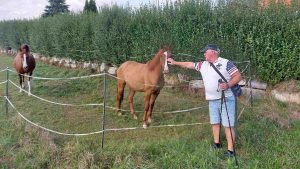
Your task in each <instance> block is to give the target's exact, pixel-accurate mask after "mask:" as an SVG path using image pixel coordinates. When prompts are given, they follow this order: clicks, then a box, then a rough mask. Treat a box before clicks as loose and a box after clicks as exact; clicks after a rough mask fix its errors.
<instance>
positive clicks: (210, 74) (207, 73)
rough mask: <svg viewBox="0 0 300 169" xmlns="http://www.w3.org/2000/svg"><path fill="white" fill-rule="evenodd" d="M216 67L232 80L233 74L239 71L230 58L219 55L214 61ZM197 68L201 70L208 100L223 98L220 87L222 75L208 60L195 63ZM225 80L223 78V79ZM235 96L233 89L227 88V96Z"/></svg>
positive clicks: (227, 78)
mask: <svg viewBox="0 0 300 169" xmlns="http://www.w3.org/2000/svg"><path fill="white" fill-rule="evenodd" d="M213 64H214V65H215V67H216V68H217V69H218V70H219V71H220V73H221V74H222V75H223V76H224V77H225V79H226V80H227V82H228V81H230V79H231V75H232V74H234V73H235V72H237V71H238V69H237V67H236V66H235V65H234V64H233V63H232V62H231V61H229V60H227V59H224V58H221V57H219V58H218V59H217V60H216V61H215V62H214V63H213ZM194 66H195V69H196V70H197V71H199V72H201V75H202V78H203V82H204V87H205V98H206V100H216V99H220V98H221V94H222V91H221V90H220V89H219V79H222V78H221V76H220V75H219V74H218V73H217V72H216V71H215V69H214V68H213V67H212V66H211V65H210V63H209V62H208V61H204V62H197V63H194ZM222 81H223V80H222ZM229 96H233V93H232V91H231V89H230V88H229V89H227V90H225V97H229Z"/></svg>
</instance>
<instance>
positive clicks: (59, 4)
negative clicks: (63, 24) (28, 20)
mask: <svg viewBox="0 0 300 169" xmlns="http://www.w3.org/2000/svg"><path fill="white" fill-rule="evenodd" d="M48 2H49V3H50V5H47V6H46V7H45V10H44V13H43V15H42V16H43V17H48V16H53V15H56V14H62V13H68V12H70V11H69V9H68V8H69V5H66V1H65V0H48Z"/></svg>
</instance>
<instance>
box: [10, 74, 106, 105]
mask: <svg viewBox="0 0 300 169" xmlns="http://www.w3.org/2000/svg"><path fill="white" fill-rule="evenodd" d="M9 82H10V83H11V84H12V85H14V86H15V87H16V88H18V89H20V90H22V91H24V92H25V93H27V94H29V93H28V92H27V91H26V90H24V89H22V88H21V87H20V86H18V85H16V84H15V83H14V82H12V81H11V80H9ZM31 96H33V97H35V98H38V99H40V100H42V101H45V102H48V103H52V104H56V105H62V106H73V107H80V106H81V107H83V106H103V103H101V104H80V105H75V104H68V103H58V102H53V101H50V100H47V99H44V98H41V97H39V96H36V95H34V94H32V93H31Z"/></svg>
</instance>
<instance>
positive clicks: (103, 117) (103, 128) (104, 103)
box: [101, 72, 106, 149]
mask: <svg viewBox="0 0 300 169" xmlns="http://www.w3.org/2000/svg"><path fill="white" fill-rule="evenodd" d="M103 94H104V96H103V116H102V144H101V147H102V149H103V146H104V130H105V110H106V109H105V107H106V72H104V93H103Z"/></svg>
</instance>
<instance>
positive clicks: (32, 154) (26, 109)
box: [0, 55, 300, 169]
mask: <svg viewBox="0 0 300 169" xmlns="http://www.w3.org/2000/svg"><path fill="white" fill-rule="evenodd" d="M11 64H12V58H10V57H7V56H4V55H1V56H0V68H3V67H4V68H5V67H6V66H7V65H11ZM89 74H91V72H89V71H83V70H70V69H65V68H57V67H53V66H49V65H45V64H41V63H38V64H37V68H36V71H35V72H34V76H39V77H73V76H82V75H89ZM4 79H5V74H4V73H1V74H0V81H3V80H4ZM10 79H11V80H12V81H14V82H16V83H17V81H18V79H17V76H16V75H15V74H14V73H10ZM107 83H108V88H107V94H108V95H107V98H108V100H107V105H108V106H114V105H115V95H116V91H115V90H116V83H115V79H114V78H108V81H107ZM4 89H5V87H4V86H3V85H1V86H0V91H1V95H3V93H4ZM32 92H33V94H35V95H38V96H40V97H42V98H46V99H48V100H52V101H56V102H62V103H75V104H85V103H101V102H102V101H103V94H102V93H103V78H102V77H96V78H92V79H81V80H76V81H70V80H62V81H48V80H47V81H45V80H38V79H34V80H33V86H32ZM126 96H127V94H125V98H126ZM9 98H10V100H12V102H13V104H14V105H15V106H16V108H17V109H18V111H19V112H20V113H22V114H23V115H24V116H25V117H26V118H28V119H29V120H31V121H33V122H35V123H37V124H39V125H41V126H44V127H46V128H49V129H53V130H57V131H60V132H64V133H88V132H92V131H99V130H101V126H102V122H101V121H102V113H103V112H102V107H69V106H59V105H53V104H49V103H45V102H43V101H41V100H38V99H36V98H34V97H32V96H31V97H29V96H27V94H25V93H19V90H18V89H16V88H15V87H13V86H12V85H9ZM141 100H143V96H142V94H141V93H139V94H137V95H136V96H135V99H134V106H135V109H136V110H141V109H142V107H143V102H141ZM244 104H245V102H244V99H243V98H241V99H240V100H239V112H240V111H241V109H242V108H243V107H244V106H245V105H244ZM205 105H207V103H206V101H205V100H204V98H203V97H199V96H194V95H190V94H187V93H184V92H180V91H179V90H174V89H168V88H164V89H163V90H162V92H161V94H160V95H159V97H158V100H157V102H156V105H155V110H154V111H155V112H156V113H154V122H153V123H152V124H151V125H152V126H159V125H165V124H182V123H194V122H208V110H207V107H206V108H203V109H199V110H197V111H190V112H185V113H178V114H163V113H162V112H166V111H172V110H179V109H188V108H191V107H198V106H205ZM122 108H123V109H128V104H127V102H126V99H125V101H124V103H123V105H122ZM296 111H299V105H298V106H297V105H290V104H284V103H278V102H274V101H273V100H272V99H271V98H266V99H265V100H264V101H262V100H256V101H255V102H254V107H253V109H250V108H248V107H246V109H245V111H244V112H243V114H242V116H241V118H240V119H239V123H238V127H237V129H238V130H237V131H238V136H237V144H236V149H237V157H238V162H239V166H240V168H286V169H290V168H299V167H300V166H299V163H298V159H299V156H300V154H299V153H300V151H299V149H300V145H299V142H298V141H297V140H299V139H300V133H299V128H300V123H299V119H291V116H290V115H291V114H292V113H293V112H296ZM106 114H107V117H106V128H107V129H109V128H123V127H141V125H142V121H141V119H142V114H141V113H138V117H139V118H138V120H137V121H136V120H133V119H132V118H131V116H130V115H129V113H128V112H127V113H125V114H124V115H123V116H117V114H116V112H115V111H113V110H110V109H109V108H107V112H106ZM275 115H276V116H277V117H278V118H273V117H275ZM284 119H285V120H284ZM0 129H1V130H0V134H1V137H0V145H1V146H0V154H1V155H0V162H1V163H0V166H1V168H157V169H158V168H232V167H234V165H233V164H234V161H232V159H226V158H224V157H223V151H225V150H226V142H225V141H224V140H225V137H224V134H223V133H222V137H221V140H222V143H223V146H224V148H222V149H221V150H219V151H216V150H214V149H212V148H211V147H210V145H211V143H212V136H211V128H210V126H209V125H208V124H203V125H196V126H185V127H164V128H149V129H146V130H145V129H136V130H127V131H126V130H125V131H115V132H113V131H110V132H109V131H107V132H106V133H105V142H104V149H102V148H101V134H94V135H89V136H63V135H58V134H54V133H51V132H48V131H45V130H43V129H40V128H38V127H35V126H32V125H31V124H29V123H27V122H25V121H24V120H23V119H22V118H21V117H20V116H19V115H18V114H17V113H16V111H15V110H14V109H12V108H11V107H9V112H8V113H7V114H6V113H5V101H4V100H3V98H1V104H0Z"/></svg>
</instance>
